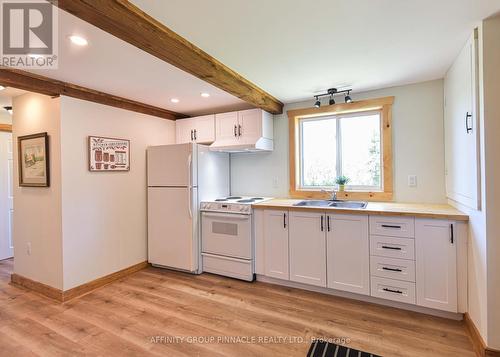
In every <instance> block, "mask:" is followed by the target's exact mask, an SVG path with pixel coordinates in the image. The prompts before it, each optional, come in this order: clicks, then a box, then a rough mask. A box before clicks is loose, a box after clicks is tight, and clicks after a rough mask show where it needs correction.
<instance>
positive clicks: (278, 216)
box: [264, 210, 290, 280]
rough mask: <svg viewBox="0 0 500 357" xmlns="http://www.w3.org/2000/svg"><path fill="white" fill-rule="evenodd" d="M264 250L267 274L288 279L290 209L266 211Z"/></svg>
mask: <svg viewBox="0 0 500 357" xmlns="http://www.w3.org/2000/svg"><path fill="white" fill-rule="evenodd" d="M264 250H265V253H264V257H265V263H264V265H265V268H264V270H265V274H266V275H267V276H269V277H273V278H278V279H285V280H288V279H289V278H290V274H289V269H288V211H276V210H265V211H264Z"/></svg>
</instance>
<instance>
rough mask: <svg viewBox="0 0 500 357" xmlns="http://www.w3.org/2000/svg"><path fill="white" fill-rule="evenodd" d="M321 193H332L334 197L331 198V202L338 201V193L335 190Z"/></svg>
mask: <svg viewBox="0 0 500 357" xmlns="http://www.w3.org/2000/svg"><path fill="white" fill-rule="evenodd" d="M321 192H324V193H331V194H332V197H331V198H330V201H337V191H335V190H331V191H327V190H324V189H321Z"/></svg>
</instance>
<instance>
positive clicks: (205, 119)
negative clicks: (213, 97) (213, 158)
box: [192, 115, 215, 144]
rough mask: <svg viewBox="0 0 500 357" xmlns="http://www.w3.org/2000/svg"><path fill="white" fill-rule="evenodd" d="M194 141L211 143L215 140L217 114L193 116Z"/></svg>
mask: <svg viewBox="0 0 500 357" xmlns="http://www.w3.org/2000/svg"><path fill="white" fill-rule="evenodd" d="M192 120H193V124H194V125H193V130H194V132H193V135H194V141H195V142H197V143H198V144H209V143H213V142H214V141H215V115H204V116H201V117H196V118H192Z"/></svg>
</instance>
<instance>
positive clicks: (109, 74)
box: [32, 10, 250, 115]
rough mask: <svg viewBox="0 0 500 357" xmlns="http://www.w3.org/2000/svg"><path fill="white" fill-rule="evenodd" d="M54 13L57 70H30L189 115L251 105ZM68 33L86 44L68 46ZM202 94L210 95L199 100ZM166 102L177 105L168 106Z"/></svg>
mask: <svg viewBox="0 0 500 357" xmlns="http://www.w3.org/2000/svg"><path fill="white" fill-rule="evenodd" d="M58 13H59V17H58V21H59V31H58V35H59V38H58V40H59V65H58V69H57V70H53V69H45V70H32V72H35V73H37V74H41V75H43V76H47V77H50V78H54V79H58V80H62V81H66V82H70V83H74V84H78V85H81V86H85V87H88V88H92V89H96V90H100V91H103V92H106V93H110V94H114V95H118V96H122V97H125V98H129V99H133V100H136V101H140V102H143V103H147V104H151V105H155V106H158V107H161V108H165V109H169V110H173V111H176V112H179V113H183V114H188V115H198V114H205V113H214V112H218V111H225V110H228V111H229V110H233V109H235V110H236V109H243V108H249V107H250V106H249V105H248V104H247V103H246V102H243V101H242V100H240V99H239V98H236V97H234V96H232V95H230V94H228V93H226V92H224V91H222V90H220V89H218V88H216V87H214V86H212V85H211V84H208V83H206V82H204V81H202V80H200V79H198V78H196V77H194V76H192V75H190V74H188V73H186V72H183V71H181V70H179V69H177V68H176V67H173V66H171V65H170V64H168V63H165V62H163V61H161V60H159V59H157V58H156V57H154V56H151V55H150V54H148V53H146V52H144V51H142V50H139V49H138V48H136V47H134V46H132V45H130V44H128V43H126V42H124V41H122V40H120V39H118V38H116V37H114V36H112V35H110V34H108V33H106V32H104V31H102V30H100V29H98V28H97V27H94V26H93V25H90V24H88V23H87V22H84V21H82V20H80V19H78V18H76V17H75V16H73V15H70V14H68V13H66V12H64V11H61V10H58ZM72 34H78V35H80V36H82V37H85V38H86V39H87V40H88V42H89V44H88V46H86V47H78V46H76V45H74V44H73V43H71V41H70V40H69V38H68V37H69V36H70V35H72ZM202 92H207V93H209V94H210V97H209V98H202V97H201V96H200V94H201V93H202ZM171 98H178V99H179V100H180V102H179V103H176V104H174V103H171V102H170V99H171Z"/></svg>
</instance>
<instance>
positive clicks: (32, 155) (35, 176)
mask: <svg viewBox="0 0 500 357" xmlns="http://www.w3.org/2000/svg"><path fill="white" fill-rule="evenodd" d="M17 145H18V159H19V160H18V162H19V186H26V187H49V186H50V168H49V136H48V135H47V133H39V134H33V135H26V136H19V137H18V138H17Z"/></svg>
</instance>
